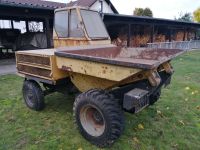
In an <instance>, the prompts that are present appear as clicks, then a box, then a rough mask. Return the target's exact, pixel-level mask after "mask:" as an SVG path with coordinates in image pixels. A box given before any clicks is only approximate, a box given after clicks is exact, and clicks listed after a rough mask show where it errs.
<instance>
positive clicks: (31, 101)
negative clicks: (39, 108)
mask: <svg viewBox="0 0 200 150" xmlns="http://www.w3.org/2000/svg"><path fill="white" fill-rule="evenodd" d="M25 97H26V102H27V104H28V106H30V107H33V106H34V103H35V101H34V95H33V93H32V90H31V89H27V91H26V94H25Z"/></svg>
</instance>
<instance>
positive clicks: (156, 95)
mask: <svg viewBox="0 0 200 150" xmlns="http://www.w3.org/2000/svg"><path fill="white" fill-rule="evenodd" d="M160 95H161V89H158V90H157V91H156V92H154V93H153V94H151V95H150V97H149V104H150V105H154V104H155V103H156V102H157V101H158V100H159V98H160Z"/></svg>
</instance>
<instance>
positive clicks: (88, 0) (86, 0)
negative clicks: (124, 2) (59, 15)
mask: <svg viewBox="0 0 200 150" xmlns="http://www.w3.org/2000/svg"><path fill="white" fill-rule="evenodd" d="M96 1H97V0H77V1H71V2H69V3H68V4H67V7H72V6H83V7H91V6H92V5H93V4H94V3H95V2H96ZM105 1H106V2H107V3H108V4H109V5H110V7H111V9H112V10H113V12H114V13H117V14H118V11H117V10H116V8H115V7H114V5H113V4H112V3H111V1H110V0H105Z"/></svg>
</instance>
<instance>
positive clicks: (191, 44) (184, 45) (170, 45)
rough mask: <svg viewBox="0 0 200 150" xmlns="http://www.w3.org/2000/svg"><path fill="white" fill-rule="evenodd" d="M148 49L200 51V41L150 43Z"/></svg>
mask: <svg viewBox="0 0 200 150" xmlns="http://www.w3.org/2000/svg"><path fill="white" fill-rule="evenodd" d="M147 45H148V48H156V49H158V48H162V49H182V50H187V51H188V50H195V49H196V50H198V49H199V50H200V40H192V41H174V42H157V43H148V44H147Z"/></svg>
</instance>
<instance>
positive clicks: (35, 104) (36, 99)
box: [22, 80, 45, 111]
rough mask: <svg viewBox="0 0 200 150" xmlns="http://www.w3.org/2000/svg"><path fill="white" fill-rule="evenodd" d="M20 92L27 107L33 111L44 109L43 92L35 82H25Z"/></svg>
mask: <svg viewBox="0 0 200 150" xmlns="http://www.w3.org/2000/svg"><path fill="white" fill-rule="evenodd" d="M22 92H23V97H24V101H25V104H26V105H27V107H29V108H30V109H32V110H35V111H41V110H43V109H44V107H45V103H44V92H43V91H42V89H41V87H40V85H39V84H38V83H37V82H35V81H31V80H25V81H24V85H23V89H22Z"/></svg>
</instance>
